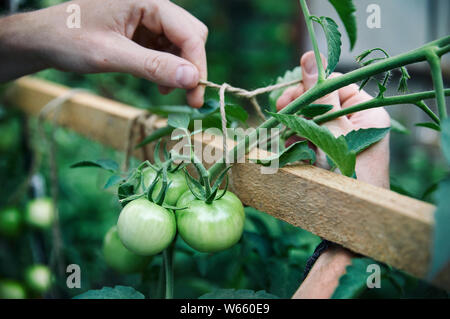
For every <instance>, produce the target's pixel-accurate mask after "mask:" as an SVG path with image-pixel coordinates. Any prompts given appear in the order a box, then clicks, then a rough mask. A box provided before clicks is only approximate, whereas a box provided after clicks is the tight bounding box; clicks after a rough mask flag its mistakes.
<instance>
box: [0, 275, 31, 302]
mask: <svg viewBox="0 0 450 319" xmlns="http://www.w3.org/2000/svg"><path fill="white" fill-rule="evenodd" d="M26 297H27V294H26V292H25V288H24V287H23V285H22V284H21V283H20V282H18V281H15V280H10V279H5V280H1V281H0V299H25V298H26Z"/></svg>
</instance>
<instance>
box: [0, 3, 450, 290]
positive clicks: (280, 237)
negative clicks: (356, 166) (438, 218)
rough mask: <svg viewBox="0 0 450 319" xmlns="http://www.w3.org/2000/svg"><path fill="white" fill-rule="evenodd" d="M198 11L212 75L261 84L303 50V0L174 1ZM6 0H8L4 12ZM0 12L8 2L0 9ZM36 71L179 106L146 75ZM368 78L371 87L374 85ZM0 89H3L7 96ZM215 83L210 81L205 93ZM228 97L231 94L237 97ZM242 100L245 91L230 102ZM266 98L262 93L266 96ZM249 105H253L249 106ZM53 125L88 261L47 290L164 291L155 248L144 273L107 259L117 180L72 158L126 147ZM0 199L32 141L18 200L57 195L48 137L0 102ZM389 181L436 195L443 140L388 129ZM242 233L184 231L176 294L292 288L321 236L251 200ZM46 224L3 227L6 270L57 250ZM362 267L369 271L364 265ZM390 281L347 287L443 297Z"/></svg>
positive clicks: (0, 274) (66, 228)
mask: <svg viewBox="0 0 450 319" xmlns="http://www.w3.org/2000/svg"><path fill="white" fill-rule="evenodd" d="M60 2H63V1H61V0H26V1H22V2H21V3H20V7H19V9H20V10H29V9H38V8H43V7H47V6H50V5H54V4H57V3H60ZM174 2H176V3H178V4H180V5H181V6H183V7H184V8H185V9H187V10H188V11H189V12H191V13H192V14H193V15H195V16H196V17H198V18H199V19H200V20H201V21H203V22H204V23H205V24H206V25H207V26H208V27H209V30H210V33H209V38H208V43H207V47H206V50H207V55H208V73H209V76H208V77H209V79H210V80H211V81H214V82H218V83H222V82H228V83H231V84H233V85H235V86H238V87H243V88H249V89H251V88H257V87H261V86H265V85H268V84H271V83H273V82H274V80H275V79H276V77H277V76H279V75H282V74H284V72H285V71H286V70H287V69H292V68H293V67H295V66H296V65H298V61H299V56H300V55H299V52H302V41H301V38H302V34H303V27H302V19H301V18H300V15H299V12H300V11H299V8H298V3H297V1H283V2H280V1H273V0H245V1H244V0H227V1H219V0H210V1H203V0H178V1H174ZM5 12H6V7H3V13H5ZM0 13H1V12H0ZM37 76H38V77H41V78H45V79H48V80H51V81H55V82H58V83H62V84H65V85H67V86H70V87H73V88H75V87H77V88H85V89H88V90H90V91H92V92H95V93H97V94H100V95H102V96H105V97H108V98H112V99H115V100H119V101H121V102H124V103H127V104H130V105H134V106H136V107H140V108H148V109H150V110H151V108H152V107H155V106H159V105H183V104H185V100H184V93H183V92H182V91H180V90H175V91H174V92H173V93H171V94H169V95H167V96H163V95H160V94H159V93H158V90H157V87H156V86H155V85H153V84H151V83H149V82H147V81H144V80H141V79H137V78H135V77H133V76H130V75H126V74H115V73H112V74H91V75H79V74H73V73H63V72H59V71H56V70H46V71H42V72H40V73H39V74H37ZM369 89H370V87H369ZM1 94H2V93H1V91H0V96H1ZM216 94H217V92H215V91H207V96H208V97H213V98H215V97H216ZM230 99H231V98H230ZM235 102H238V103H241V104H244V106H245V107H247V108H248V105H245V103H244V102H243V101H235ZM261 104H263V105H264V104H267V101H266V100H264V99H263V98H261ZM248 109H249V111H250V108H248ZM46 129H47V131H49V130H53V129H54V141H55V145H56V147H57V152H56V155H57V161H56V163H57V167H58V175H59V183H58V187H59V193H60V198H59V201H58V203H57V204H58V207H59V210H60V218H61V221H60V222H61V227H62V238H63V243H64V251H63V257H64V260H65V263H66V264H72V263H74V264H78V265H80V266H81V270H82V288H81V289H68V288H67V287H66V284H65V277H64V276H60V275H58V274H57V273H56V272H55V276H56V284H55V287H54V289H52V291H51V292H49V293H48V294H47V295H46V297H72V296H74V295H77V294H80V293H81V292H83V291H86V290H88V289H96V288H101V287H103V286H114V285H130V286H134V287H136V288H137V289H138V290H139V291H141V292H142V293H144V294H146V295H148V296H150V297H158V296H157V295H156V291H157V279H156V277H157V276H158V274H159V267H160V264H161V258H160V257H158V256H157V257H155V258H154V259H153V261H152V263H151V264H150V265H149V267H148V269H147V270H146V271H145V272H144V274H143V275H141V274H136V275H127V276H124V275H120V274H118V273H115V272H114V271H112V270H111V269H108V267H107V266H106V264H105V262H104V260H103V257H102V254H101V246H102V241H103V236H104V235H105V233H106V232H107V230H108V229H109V228H110V227H111V226H112V225H114V224H115V223H116V221H117V217H118V214H119V211H120V208H119V205H118V203H117V201H116V197H115V194H114V190H107V191H105V190H103V189H102V185H103V184H104V182H105V181H106V179H107V178H108V175H107V174H98V173H97V171H95V172H94V171H92V169H87V168H86V169H78V170H72V169H69V166H70V165H71V164H73V163H74V162H77V161H80V160H84V159H98V158H112V159H115V160H117V161H119V162H120V161H121V160H122V159H123V154H121V153H118V152H115V151H113V150H110V149H107V148H106V147H104V146H102V145H99V144H97V143H95V142H92V141H89V140H86V139H84V138H82V137H80V136H79V135H77V134H75V133H73V132H70V131H67V130H65V129H62V128H52V127H51V126H50V125H47V126H46ZM0 136H1V139H0V180H1V189H2V196H1V198H0V207H1V208H3V207H5V206H6V205H7V204H9V203H8V199H9V198H10V197H11V196H12V195H13V193H14V192H15V191H16V190H17V189H18V187H19V185H20V184H21V183H22V182H23V180H24V179H25V177H26V172H27V171H28V170H29V168H30V166H31V165H32V150H33V149H36V151H37V153H38V154H40V155H41V156H42V157H43V161H42V165H41V167H40V170H39V176H40V177H42V180H43V181H44V183H33V185H34V187H33V188H32V189H29V190H28V191H27V192H26V193H25V194H23V196H21V197H20V200H19V201H17V202H16V203H15V204H16V205H17V206H18V207H20V208H21V209H23V207H24V206H25V204H26V202H27V201H28V200H29V199H30V198H32V197H33V196H35V194H36V192H37V193H39V192H40V193H44V194H46V195H50V174H49V172H50V165H49V162H50V159H49V153H48V144H47V143H46V141H44V140H42V138H41V137H40V136H39V135H38V134H37V131H36V120H35V119H27V118H25V117H24V116H23V115H22V114H20V113H19V112H17V111H16V110H14V108H5V107H1V108H0ZM391 139H392V169H391V171H392V183H393V189H395V190H396V191H399V192H402V193H405V194H409V195H410V196H414V197H416V198H424V199H425V200H428V201H431V202H432V201H433V198H432V196H425V197H423V195H424V194H425V193H426V191H427V188H428V187H429V186H430V185H432V184H433V182H434V181H436V180H438V179H439V178H441V177H442V176H443V174H444V173H445V166H444V165H443V162H442V160H441V156H440V154H439V153H438V149H437V148H436V145H434V146H433V143H431V144H423V143H422V142H420V141H418V139H417V138H416V137H415V135H414V134H410V135H400V134H398V133H395V132H393V133H392V134H391ZM246 213H247V221H246V225H245V233H244V236H243V238H242V240H241V241H240V243H239V244H238V245H236V246H235V247H233V248H232V249H229V250H227V251H224V252H221V253H216V254H210V255H208V254H203V253H198V252H195V251H193V250H192V249H190V248H189V247H188V246H187V245H186V244H184V243H183V242H182V240H181V239H179V240H178V242H177V250H176V257H175V278H176V279H175V285H176V286H175V296H176V297H179V298H190V297H192V298H196V297H198V296H201V295H202V294H204V293H207V292H210V291H212V290H214V289H217V288H235V289H243V288H245V289H254V290H266V291H267V292H269V293H272V294H275V295H277V296H279V297H282V298H289V297H291V295H292V294H293V293H294V291H295V290H296V289H297V288H298V286H299V285H300V283H301V280H302V273H303V270H304V266H305V263H306V260H307V258H308V257H309V256H310V254H311V253H312V252H313V250H314V248H315V246H316V245H317V244H318V243H319V242H320V239H319V238H318V237H317V236H315V235H312V234H310V233H308V232H306V231H304V230H302V229H299V228H296V227H293V226H291V225H289V224H287V223H284V222H281V221H279V220H276V219H274V218H272V217H270V216H269V215H267V214H264V213H261V212H258V211H256V210H255V209H253V208H250V207H247V208H246ZM51 246H52V234H51V232H36V231H31V230H26V229H25V230H24V231H23V234H22V235H21V236H20V238H15V239H7V238H0V278H14V279H17V280H21V278H22V272H23V269H24V267H25V266H26V265H28V264H31V263H37V262H40V263H44V264H48V263H50V260H51V254H50V252H51ZM361 271H365V270H361ZM386 278H388V280H387V281H386V282H387V283H388V284H386V285H382V288H381V289H376V290H372V291H367V290H365V291H362V292H358V293H356V292H355V294H354V295H352V294H351V293H349V296H352V297H361V298H364V297H367V298H386V297H428V296H433V297H446V296H447V294H446V293H445V292H443V291H440V290H437V289H434V288H432V287H430V286H428V285H427V284H425V283H424V282H422V281H419V280H417V279H415V278H412V277H410V276H407V275H405V274H403V273H401V272H398V271H396V270H394V269H390V268H389V269H388V275H387V276H386Z"/></svg>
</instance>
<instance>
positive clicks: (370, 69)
mask: <svg viewBox="0 0 450 319" xmlns="http://www.w3.org/2000/svg"><path fill="white" fill-rule="evenodd" d="M449 44H450V36H446V37H443V38H440V39H438V40H435V41H432V42H429V43H427V44H425V45H423V46H422V47H420V48H418V49H415V50H412V51H410V52H406V53H403V54H399V55H397V56H393V57H389V58H386V59H384V60H382V61H379V62H376V63H373V64H369V65H367V66H364V67H361V68H359V69H356V70H354V71H351V72H348V73H345V74H343V75H341V76H338V77H334V78H327V79H325V80H324V81H323V82H322V83H317V84H316V85H315V86H314V87H313V88H311V89H310V90H308V91H306V92H305V93H304V94H302V95H300V96H299V97H298V98H297V99H295V100H294V101H292V102H291V103H289V104H288V105H287V106H286V107H285V108H284V109H282V110H281V111H279V112H278V113H279V114H294V113H296V112H298V111H299V110H301V109H302V108H304V107H305V106H307V105H309V104H311V103H313V102H314V101H315V100H317V99H319V98H321V97H323V96H325V95H327V94H329V93H331V92H333V91H336V90H338V89H340V88H342V87H344V86H347V85H349V84H353V83H356V82H358V81H362V80H364V79H366V78H368V77H370V76H373V75H376V74H380V73H383V72H386V71H389V70H393V69H397V68H399V67H402V66H405V65H408V64H412V63H417V62H421V61H425V60H427V55H428V54H429V51H430V48H436V47H438V48H439V49H437V51H436V52H437V53H435V54H439V56H441V55H443V54H444V53H447V52H449V51H450V46H449ZM435 73H436V81H437V82H438V84H439V77H437V72H436V71H435ZM440 78H442V76H441V77H440ZM442 88H443V87H442ZM438 89H439V85H438ZM439 92H440V93H439ZM439 92H437V93H439V95H440V96H441V98H440V100H441V101H442V96H443V95H442V92H444V91H443V89H442V90H440V91H439ZM384 99H387V98H384ZM444 102H445V101H444ZM393 104H397V103H393ZM443 104H444V103H441V104H440V105H441V106H442V105H443ZM444 105H445V104H444ZM443 112H444V111H443V110H442V113H443ZM441 120H442V118H441ZM278 124H279V122H278V121H277V120H276V119H275V118H273V117H271V118H269V119H267V120H266V121H265V122H264V123H262V124H261V125H260V126H259V127H258V128H257V129H256V130H255V131H253V132H252V133H250V134H249V135H247V136H246V137H245V138H244V140H243V141H241V142H239V143H238V144H237V145H236V146H235V147H234V148H233V149H232V150H230V152H231V156H229V157H228V158H229V159H230V160H231V162H234V160H236V157H237V155H238V154H242V153H241V151H242V150H243V149H244V151H245V153H244V154H247V153H248V152H249V151H250V150H251V149H252V147H253V145H252V146H251V147H249V146H250V145H249V141H250V137H252V138H253V137H255V136H256V137H257V136H258V134H259V130H260V129H262V128H273V127H275V126H276V125H278ZM225 167H226V164H225V160H224V158H222V159H220V160H219V161H217V162H216V163H215V164H214V165H212V166H211V167H210V168H209V174H210V178H214V177H215V176H217V174H219V173H220V171H222V170H223V169H224V168H225Z"/></svg>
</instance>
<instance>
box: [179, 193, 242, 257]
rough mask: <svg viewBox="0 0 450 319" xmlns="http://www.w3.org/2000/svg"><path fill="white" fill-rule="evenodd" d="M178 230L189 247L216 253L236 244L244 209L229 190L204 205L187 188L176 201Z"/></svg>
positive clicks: (240, 233) (240, 230) (239, 235)
mask: <svg viewBox="0 0 450 319" xmlns="http://www.w3.org/2000/svg"><path fill="white" fill-rule="evenodd" d="M177 207H187V208H186V209H182V210H177V211H176V217H177V225H178V232H179V234H180V236H181V238H183V240H184V241H185V242H186V243H187V244H188V245H189V246H191V247H192V248H194V249H196V250H198V251H201V252H209V253H212V252H217V251H221V250H225V249H228V248H230V247H232V246H233V245H234V244H236V243H237V242H238V241H239V239H240V238H241V236H242V232H243V230H244V221H245V212H244V206H243V205H242V203H241V201H240V200H239V198H238V197H237V196H236V195H234V194H233V193H231V192H228V191H227V192H226V194H225V195H224V196H223V197H222V198H221V199H217V200H215V201H213V202H212V203H211V204H207V203H205V202H204V201H202V200H198V199H196V198H195V197H194V195H192V193H191V192H190V191H187V192H186V193H184V194H183V195H182V196H181V197H180V199H179V200H178V202H177Z"/></svg>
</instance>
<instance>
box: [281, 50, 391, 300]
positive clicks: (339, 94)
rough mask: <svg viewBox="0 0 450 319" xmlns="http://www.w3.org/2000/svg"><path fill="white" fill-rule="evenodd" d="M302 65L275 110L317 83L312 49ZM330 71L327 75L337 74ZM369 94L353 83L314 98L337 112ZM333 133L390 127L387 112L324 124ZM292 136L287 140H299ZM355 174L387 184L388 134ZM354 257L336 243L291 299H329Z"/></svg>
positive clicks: (321, 159) (321, 161) (363, 156)
mask: <svg viewBox="0 0 450 319" xmlns="http://www.w3.org/2000/svg"><path fill="white" fill-rule="evenodd" d="M322 63H323V65H324V67H326V61H325V60H324V59H323V57H322ZM300 64H301V67H302V76H303V77H302V79H303V80H302V83H300V84H299V85H298V86H295V87H291V88H288V89H286V90H285V91H284V92H283V94H282V95H281V96H280V97H279V99H278V100H277V110H281V109H283V108H284V107H285V106H286V105H288V104H289V103H290V102H292V101H293V100H295V99H296V98H297V97H299V96H300V95H302V94H303V93H304V92H306V91H307V90H309V89H310V88H312V87H313V86H314V85H315V84H316V82H317V66H316V60H315V57H314V53H313V52H307V53H305V54H304V55H303V56H302V58H301V61H300ZM340 75H341V74H339V73H333V74H331V75H330V77H335V76H340ZM370 99H372V97H371V96H370V95H369V94H367V93H366V92H365V91H363V90H359V88H358V86H357V85H356V84H351V85H349V86H346V87H343V88H341V89H339V90H337V91H334V92H332V93H330V94H328V95H326V96H324V97H323V98H321V99H319V100H317V101H315V103H317V104H331V105H333V109H332V110H330V111H329V112H336V111H338V110H340V109H342V108H346V107H350V106H353V105H355V104H359V103H362V102H364V101H368V100H370ZM323 125H324V126H326V127H327V128H328V129H329V130H330V131H331V132H332V133H333V134H334V135H335V136H339V135H345V134H347V133H349V132H350V131H352V130H358V129H361V128H371V127H379V128H381V127H388V126H390V118H389V114H388V113H387V112H386V110H384V109H383V108H374V109H368V110H365V111H361V112H358V113H354V114H349V115H347V116H342V117H339V118H337V119H335V120H332V121H329V122H326V123H324V124H323ZM299 139H300V138H299V137H298V136H293V137H292V138H291V139H290V140H288V141H287V143H293V142H295V141H296V140H299ZM316 152H317V163H316V164H317V165H318V166H321V167H326V166H328V164H327V161H326V156H325V153H324V152H323V151H321V150H320V149H319V150H317V151H316ZM355 170H356V176H357V178H358V180H362V181H365V182H367V183H370V184H373V185H376V186H380V187H385V188H387V187H389V137H388V136H386V137H385V138H384V139H382V140H381V141H379V142H378V143H376V144H375V145H372V146H371V147H370V148H368V149H366V150H365V151H363V152H362V153H360V154H359V155H358V156H357V158H356V167H355ZM353 257H355V255H354V253H352V252H351V251H349V250H347V249H345V248H343V247H341V246H339V245H336V246H334V247H331V248H328V249H327V250H325V251H324V252H323V253H322V254H321V255H320V256H319V258H318V259H317V260H316V262H315V263H314V265H313V267H312V268H311V270H310V272H309V274H308V276H307V277H306V278H305V280H304V281H303V283H302V284H301V286H300V287H299V288H298V290H297V291H296V292H295V294H294V296H293V297H292V298H300V299H309V298H314V299H316V298H331V296H332V295H333V292H334V290H335V289H336V287H337V286H338V284H339V278H340V277H341V276H342V275H343V274H345V269H346V267H347V266H348V265H350V264H351V260H352V258H353Z"/></svg>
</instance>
